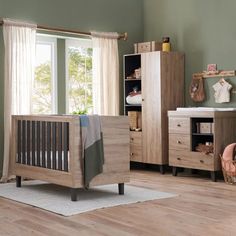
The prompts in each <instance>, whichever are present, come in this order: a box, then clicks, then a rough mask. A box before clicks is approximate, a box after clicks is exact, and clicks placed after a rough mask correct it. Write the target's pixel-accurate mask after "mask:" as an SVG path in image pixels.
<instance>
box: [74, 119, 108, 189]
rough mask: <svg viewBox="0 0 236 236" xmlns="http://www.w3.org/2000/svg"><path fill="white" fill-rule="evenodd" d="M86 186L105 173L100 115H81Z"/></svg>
mask: <svg viewBox="0 0 236 236" xmlns="http://www.w3.org/2000/svg"><path fill="white" fill-rule="evenodd" d="M79 117H80V127H81V136H82V159H83V164H84V168H83V170H84V185H85V187H89V183H90V181H91V180H92V179H93V178H94V177H95V176H96V175H98V174H100V173H102V171H103V164H104V149H103V137H102V132H101V121H100V117H99V116H98V115H80V116H79Z"/></svg>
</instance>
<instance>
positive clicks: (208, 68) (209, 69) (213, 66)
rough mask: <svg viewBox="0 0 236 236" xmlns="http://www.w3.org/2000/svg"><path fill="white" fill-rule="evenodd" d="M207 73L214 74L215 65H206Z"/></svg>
mask: <svg viewBox="0 0 236 236" xmlns="http://www.w3.org/2000/svg"><path fill="white" fill-rule="evenodd" d="M207 71H208V72H216V71H217V65H216V64H208V65H207Z"/></svg>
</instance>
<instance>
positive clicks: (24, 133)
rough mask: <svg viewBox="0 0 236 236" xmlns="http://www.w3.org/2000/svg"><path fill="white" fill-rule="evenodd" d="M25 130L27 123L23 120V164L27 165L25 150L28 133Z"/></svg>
mask: <svg viewBox="0 0 236 236" xmlns="http://www.w3.org/2000/svg"><path fill="white" fill-rule="evenodd" d="M25 129H26V121H25V120H23V121H22V143H21V144H22V146H21V148H22V164H26V153H25V152H26V150H25V146H26V132H25Z"/></svg>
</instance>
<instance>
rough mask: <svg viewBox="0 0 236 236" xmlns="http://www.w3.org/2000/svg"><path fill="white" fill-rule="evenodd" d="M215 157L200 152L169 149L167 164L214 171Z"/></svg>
mask: <svg viewBox="0 0 236 236" xmlns="http://www.w3.org/2000/svg"><path fill="white" fill-rule="evenodd" d="M214 163H215V157H214V155H213V154H209V155H206V154H204V153H200V152H188V151H177V150H169V165H170V166H178V167H186V168H191V169H200V170H209V171H214V170H215V168H214V166H215V165H214Z"/></svg>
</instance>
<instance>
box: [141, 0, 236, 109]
mask: <svg viewBox="0 0 236 236" xmlns="http://www.w3.org/2000/svg"><path fill="white" fill-rule="evenodd" d="M235 9H236V1H235V0H226V1H222V0H144V40H145V41H149V40H161V38H162V37H163V36H170V38H171V43H172V46H173V50H176V51H183V52H185V55H186V60H185V80H186V82H185V86H186V89H185V91H186V92H185V94H186V99H185V100H186V105H187V106H211V107H235V106H236V94H231V95H232V96H231V102H230V103H225V104H217V103H215V101H214V92H213V89H212V85H213V84H214V83H215V82H217V81H218V79H216V78H211V79H207V80H205V90H206V92H207V98H206V101H205V102H204V103H193V102H192V101H191V100H190V97H189V94H188V87H189V83H190V81H191V77H192V74H193V73H195V72H201V71H202V70H206V66H207V64H210V63H216V64H217V65H218V68H219V69H225V70H235V69H236V27H235V22H236V14H235ZM227 81H230V83H231V84H232V85H233V87H234V88H235V89H236V78H232V79H227Z"/></svg>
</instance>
